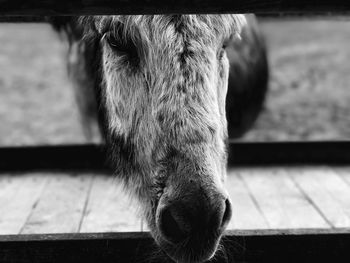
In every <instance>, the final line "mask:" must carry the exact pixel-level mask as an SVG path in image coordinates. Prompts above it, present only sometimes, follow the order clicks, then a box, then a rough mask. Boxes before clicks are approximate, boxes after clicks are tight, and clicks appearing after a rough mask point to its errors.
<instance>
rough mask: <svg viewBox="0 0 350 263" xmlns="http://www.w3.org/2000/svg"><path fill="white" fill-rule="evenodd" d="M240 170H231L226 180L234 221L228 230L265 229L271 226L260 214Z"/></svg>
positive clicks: (232, 220)
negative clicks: (239, 174)
mask: <svg viewBox="0 0 350 263" xmlns="http://www.w3.org/2000/svg"><path fill="white" fill-rule="evenodd" d="M239 172H240V170H238V169H230V170H229V171H228V174H227V179H226V189H227V191H228V193H229V195H230V198H231V202H232V219H231V221H230V223H229V225H228V227H227V228H228V229H264V228H269V225H268V223H267V221H266V219H265V217H264V215H263V214H262V213H261V212H260V210H259V207H258V206H257V203H256V200H254V197H253V196H252V195H251V194H250V192H249V189H247V187H246V186H245V184H244V182H243V181H242V180H241V178H240V177H239V176H238V173H239Z"/></svg>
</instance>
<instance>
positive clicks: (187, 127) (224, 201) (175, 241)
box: [83, 15, 244, 262]
mask: <svg viewBox="0 0 350 263" xmlns="http://www.w3.org/2000/svg"><path fill="white" fill-rule="evenodd" d="M85 20H86V21H83V23H85V27H87V26H89V29H90V32H89V34H92V35H93V37H94V38H98V41H99V47H100V51H101V53H100V54H101V61H100V75H101V82H102V85H101V89H102V98H103V103H102V104H103V108H104V110H105V111H106V120H107V125H108V133H109V141H108V144H109V146H110V149H111V155H112V160H113V161H114V164H115V168H116V170H117V173H118V174H120V177H122V178H123V179H124V182H125V184H126V187H127V188H128V189H130V190H132V191H133V193H134V194H135V195H136V196H137V197H138V199H139V201H140V202H141V207H142V209H143V211H144V215H145V217H146V219H147V222H148V225H149V227H150V229H151V233H152V235H153V236H154V238H155V240H156V242H157V243H158V244H159V245H160V247H161V248H162V249H163V250H164V251H165V252H166V253H167V254H168V255H169V256H170V257H172V258H173V259H174V260H176V261H177V262H202V261H204V260H207V259H209V258H211V257H212V256H213V254H214V253H215V251H216V249H217V246H218V242H219V239H220V237H221V235H222V232H223V230H224V229H225V227H226V225H227V223H228V221H229V220H230V217H231V205H230V201H229V199H228V196H227V193H226V191H225V189H224V186H223V183H224V179H225V176H226V160H227V152H226V147H225V141H226V139H227V125H226V116H225V97H226V92H227V85H228V84H227V81H228V68H229V63H228V59H227V57H226V54H225V50H224V44H225V41H226V40H227V39H229V38H230V37H234V36H235V35H236V34H237V33H238V31H239V28H240V25H241V23H242V22H244V17H243V16H240V15H198V16H197V15H184V16H180V15H178V16H176V15H174V16H108V17H93V18H91V17H90V18H85Z"/></svg>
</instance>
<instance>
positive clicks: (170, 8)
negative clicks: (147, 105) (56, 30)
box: [0, 0, 350, 15]
mask: <svg viewBox="0 0 350 263" xmlns="http://www.w3.org/2000/svg"><path fill="white" fill-rule="evenodd" d="M1 6H2V8H1V11H0V14H1V15H71V14H84V15H86V14H94V15H102V14H104V15H109V14H156V13H157V14H170V13H280V12H285V13H295V12H303V13H305V12H312V13H328V12H338V13H339V12H340V13H344V12H346V11H349V10H350V4H349V3H348V2H346V1H340V0H333V1H329V0H318V1H316V0H294V1H293V0H236V1H232V0H216V1H213V0H177V1H175V0H165V1H164V0H104V1H97V0H95V1H80V0H70V1H68V0H64V1H62V0H61V1H57V0H25V1H24V0H12V1H10V0H2V1H1Z"/></svg>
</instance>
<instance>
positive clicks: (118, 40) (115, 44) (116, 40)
mask: <svg viewBox="0 0 350 263" xmlns="http://www.w3.org/2000/svg"><path fill="white" fill-rule="evenodd" d="M105 38H106V41H107V43H108V45H109V46H110V47H111V48H112V49H113V50H115V51H117V52H122V53H128V52H129V47H128V45H127V43H126V41H125V40H124V39H123V38H122V36H120V35H119V34H117V35H116V34H113V33H106V35H105Z"/></svg>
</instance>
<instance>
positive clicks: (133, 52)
mask: <svg viewBox="0 0 350 263" xmlns="http://www.w3.org/2000/svg"><path fill="white" fill-rule="evenodd" d="M104 38H105V39H106V41H107V43H108V45H109V46H110V47H111V48H112V50H113V51H114V52H115V53H116V54H119V55H121V56H125V58H126V59H127V60H128V62H130V63H131V64H132V65H134V66H136V65H138V63H139V61H140V60H139V54H138V51H137V47H136V45H135V43H134V42H133V41H132V40H131V39H128V38H127V36H126V35H125V34H124V31H123V29H122V28H121V27H120V26H116V27H115V30H114V31H110V32H107V33H105V34H104Z"/></svg>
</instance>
